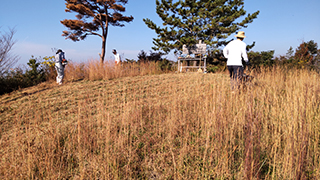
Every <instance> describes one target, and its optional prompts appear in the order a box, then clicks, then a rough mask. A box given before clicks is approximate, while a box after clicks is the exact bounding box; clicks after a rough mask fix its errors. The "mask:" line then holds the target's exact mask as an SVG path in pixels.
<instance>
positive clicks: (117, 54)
mask: <svg viewBox="0 0 320 180" xmlns="http://www.w3.org/2000/svg"><path fill="white" fill-rule="evenodd" d="M112 53H113V55H114V61H115V64H116V65H120V63H121V58H120V55H119V53H117V50H115V49H113V50H112Z"/></svg>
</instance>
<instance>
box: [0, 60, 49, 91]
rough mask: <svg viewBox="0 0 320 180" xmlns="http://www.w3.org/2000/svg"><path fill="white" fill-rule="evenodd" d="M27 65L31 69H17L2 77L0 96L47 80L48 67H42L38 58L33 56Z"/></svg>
mask: <svg viewBox="0 0 320 180" xmlns="http://www.w3.org/2000/svg"><path fill="white" fill-rule="evenodd" d="M27 64H28V66H29V69H27V70H25V71H24V70H23V69H21V68H15V69H11V70H10V71H6V72H5V73H4V74H3V75H2V76H1V77H0V86H1V87H2V88H1V90H0V95H1V94H5V93H10V92H12V91H15V90H18V89H20V88H26V87H30V86H34V85H37V84H39V83H41V82H44V81H46V80H47V77H48V69H47V67H46V66H41V62H39V60H38V59H37V58H34V57H33V56H32V57H31V59H30V60H29V62H28V63H27Z"/></svg>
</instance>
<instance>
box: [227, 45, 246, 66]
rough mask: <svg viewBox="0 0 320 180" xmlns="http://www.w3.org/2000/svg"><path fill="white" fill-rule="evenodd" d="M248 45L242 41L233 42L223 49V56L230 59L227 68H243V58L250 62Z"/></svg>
mask: <svg viewBox="0 0 320 180" xmlns="http://www.w3.org/2000/svg"><path fill="white" fill-rule="evenodd" d="M246 47H247V45H246V43H245V42H243V41H241V40H238V39H237V40H233V41H231V42H230V43H229V44H227V46H226V47H225V48H224V49H223V55H224V57H225V58H227V59H228V61H227V66H242V61H241V57H243V59H244V61H246V62H248V55H247V51H246Z"/></svg>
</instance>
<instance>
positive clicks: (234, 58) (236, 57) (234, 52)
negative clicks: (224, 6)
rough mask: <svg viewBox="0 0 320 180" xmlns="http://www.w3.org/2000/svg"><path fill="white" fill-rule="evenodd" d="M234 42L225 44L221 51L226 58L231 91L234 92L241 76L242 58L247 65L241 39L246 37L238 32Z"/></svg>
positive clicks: (246, 56)
mask: <svg viewBox="0 0 320 180" xmlns="http://www.w3.org/2000/svg"><path fill="white" fill-rule="evenodd" d="M235 37H237V39H236V40H233V41H231V42H229V43H228V44H227V46H226V47H225V48H224V49H223V55H224V57H225V58H227V59H228V60H227V67H228V71H229V74H230V78H231V90H232V91H234V90H236V88H238V87H239V83H240V81H241V79H242V76H243V65H242V58H243V59H244V61H245V62H246V64H248V65H249V60H248V55H247V51H246V47H247V45H246V43H245V42H243V39H244V38H245V37H246V36H245V34H244V32H243V31H239V32H238V34H237V35H235Z"/></svg>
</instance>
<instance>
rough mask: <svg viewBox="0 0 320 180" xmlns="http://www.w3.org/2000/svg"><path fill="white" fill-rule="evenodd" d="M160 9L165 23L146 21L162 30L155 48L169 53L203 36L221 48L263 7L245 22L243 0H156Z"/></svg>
mask: <svg viewBox="0 0 320 180" xmlns="http://www.w3.org/2000/svg"><path fill="white" fill-rule="evenodd" d="M156 10H157V14H158V15H159V17H160V18H161V19H162V21H163V24H162V25H163V26H164V27H160V26H157V25H156V24H155V23H154V22H153V21H151V20H150V19H143V21H144V22H145V24H146V25H147V26H148V27H149V28H150V29H152V30H154V31H155V32H156V33H157V34H158V37H157V38H154V39H153V43H154V45H155V46H154V47H153V50H155V51H164V52H165V53H169V52H170V51H171V50H173V49H174V50H175V52H177V51H178V49H179V50H181V48H182V46H183V45H184V44H186V45H192V44H196V43H198V41H199V40H202V41H203V42H204V43H206V44H207V45H210V46H211V47H212V48H218V47H219V46H221V45H225V44H226V43H227V41H226V38H228V37H229V36H230V35H231V34H233V33H235V32H236V31H238V30H240V29H241V28H245V27H247V24H249V23H251V22H253V19H255V18H257V15H258V14H259V11H257V12H255V13H253V14H248V15H247V16H246V17H245V18H243V20H242V21H241V22H236V20H238V19H239V18H240V17H242V16H245V15H246V11H245V10H244V2H243V0H179V1H175V2H173V0H156Z"/></svg>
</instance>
